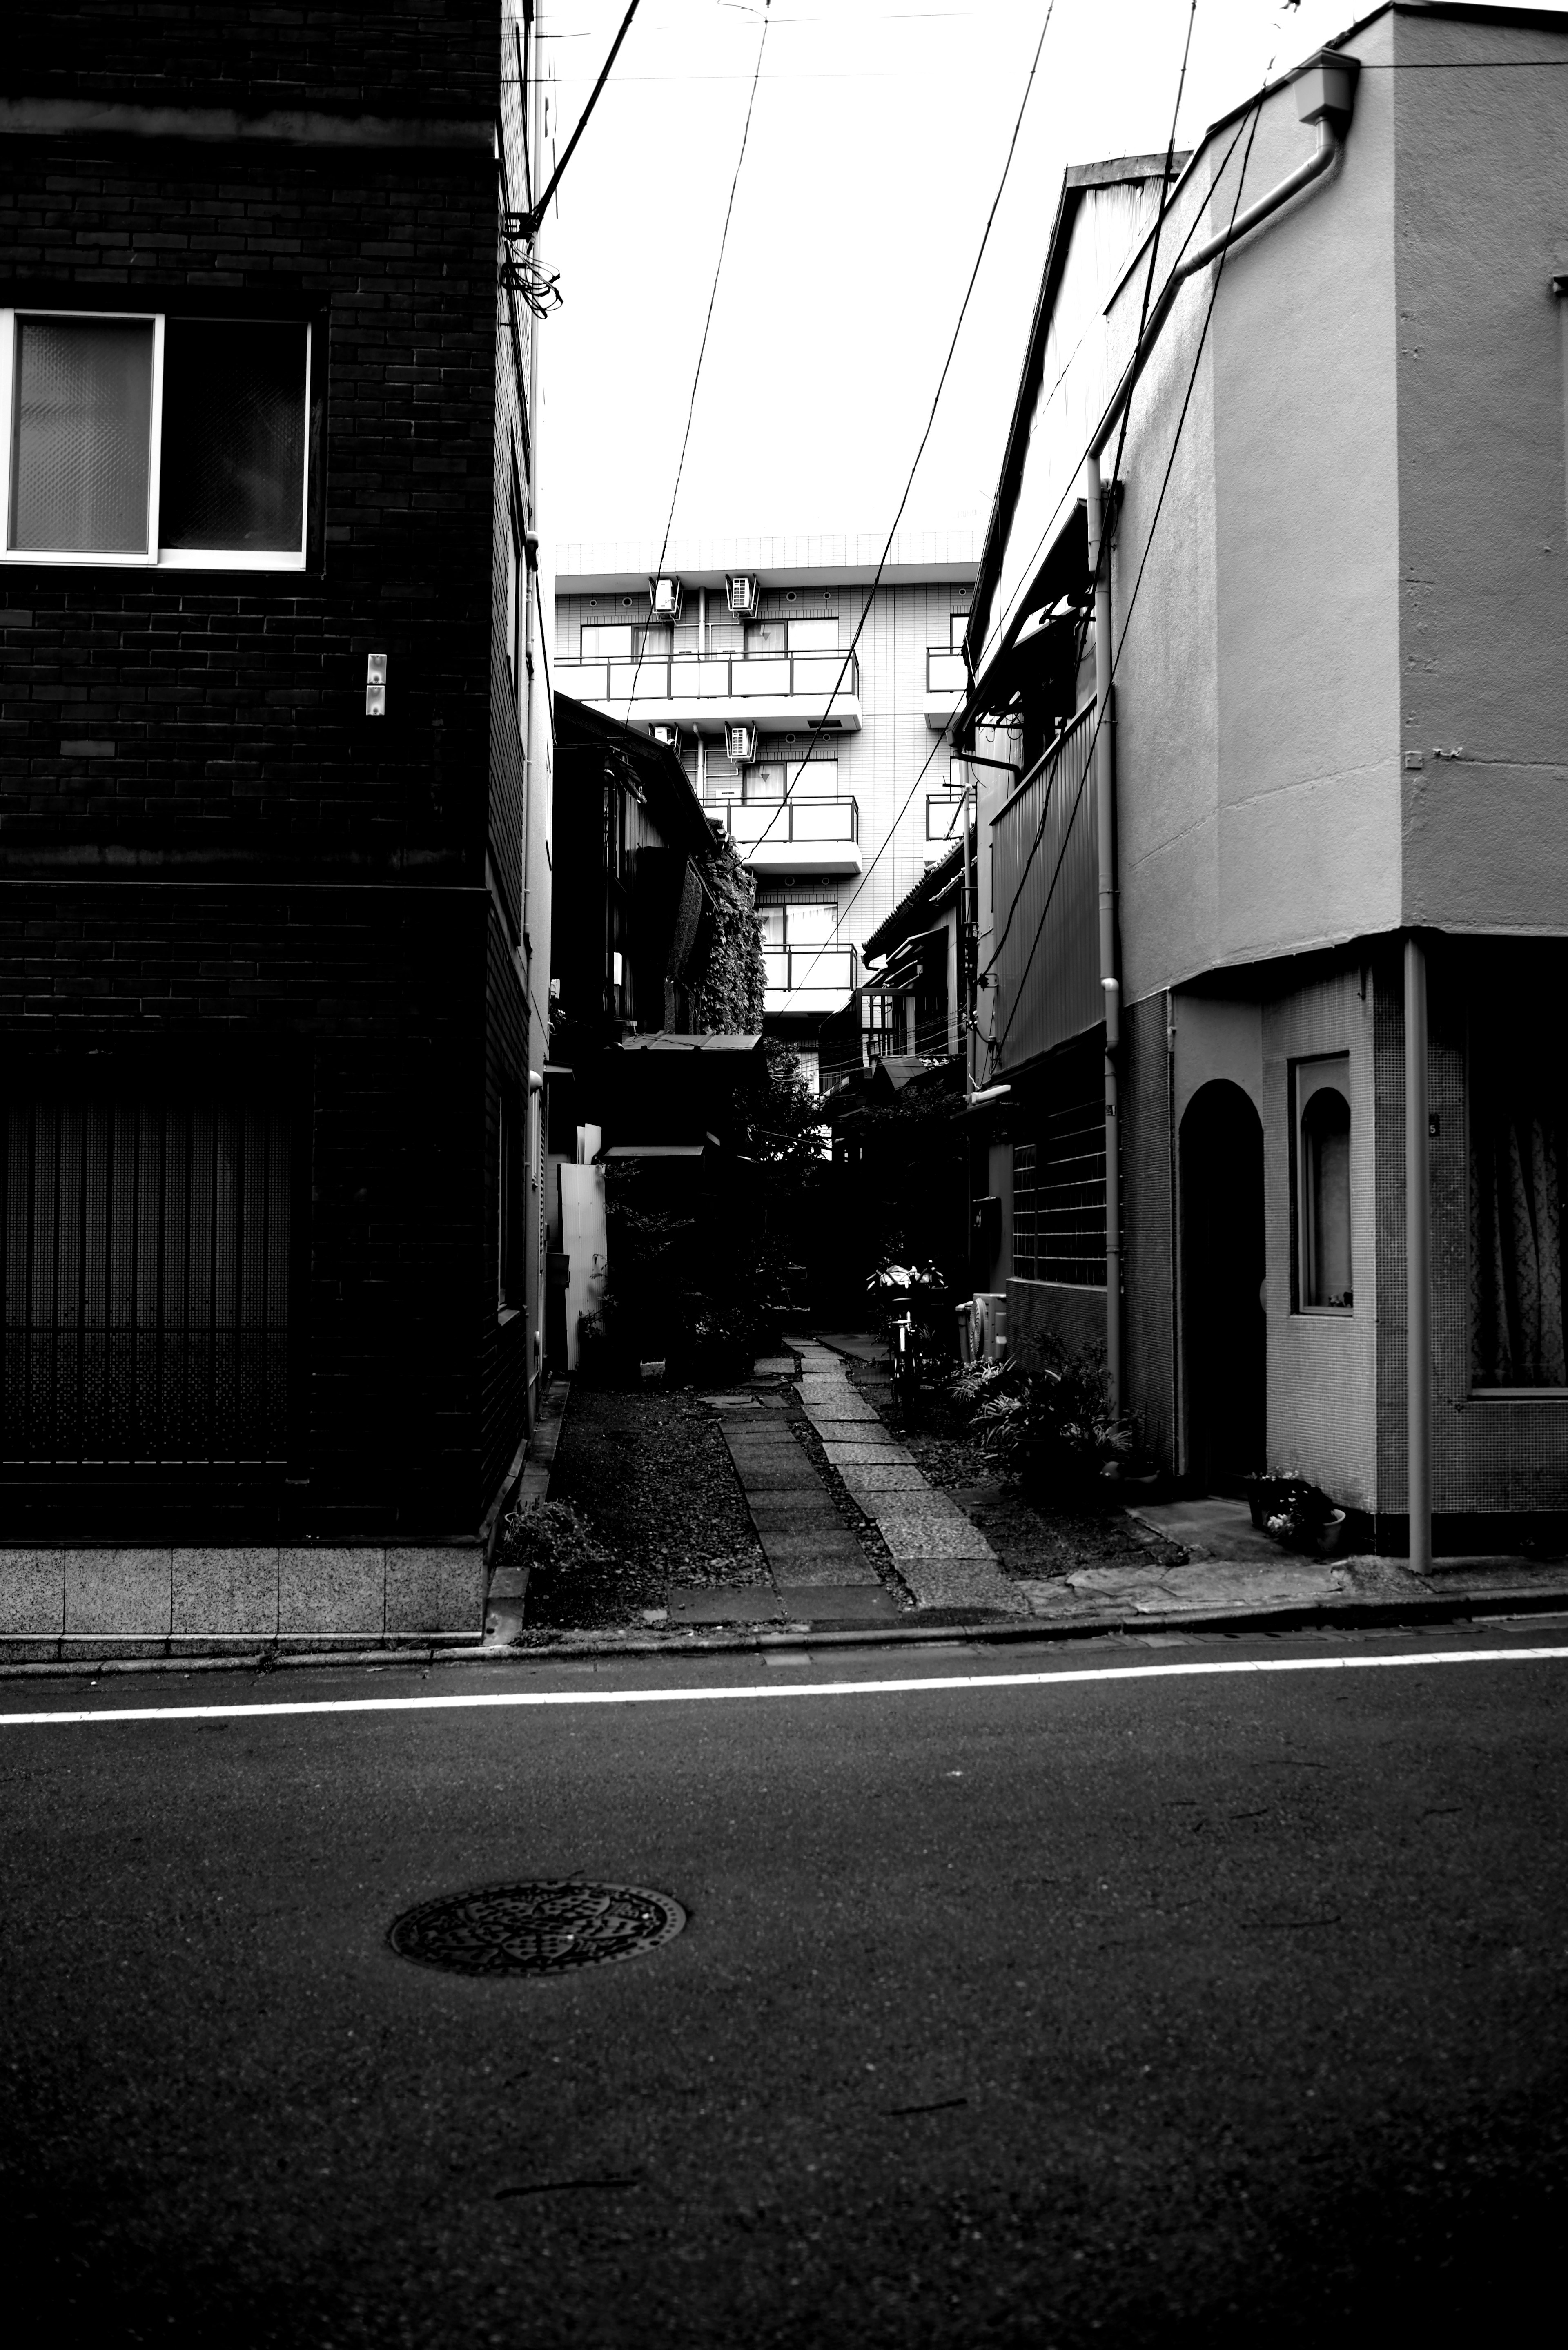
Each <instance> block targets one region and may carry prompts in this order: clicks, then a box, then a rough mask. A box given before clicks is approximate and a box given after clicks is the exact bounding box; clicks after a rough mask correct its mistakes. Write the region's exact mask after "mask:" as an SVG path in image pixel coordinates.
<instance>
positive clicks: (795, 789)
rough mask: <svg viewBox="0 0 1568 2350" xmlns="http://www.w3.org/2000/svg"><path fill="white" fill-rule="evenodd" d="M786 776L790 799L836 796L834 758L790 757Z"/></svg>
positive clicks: (831, 798)
mask: <svg viewBox="0 0 1568 2350" xmlns="http://www.w3.org/2000/svg"><path fill="white" fill-rule="evenodd" d="M788 776H789V793H790V797H791V798H792V799H797V800H835V799H836V798H837V797H838V762H837V760H836V759H791V760H790V761H789V762H788Z"/></svg>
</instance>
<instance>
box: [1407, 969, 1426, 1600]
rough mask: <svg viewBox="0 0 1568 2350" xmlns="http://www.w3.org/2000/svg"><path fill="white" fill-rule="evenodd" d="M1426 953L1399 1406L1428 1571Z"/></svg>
mask: <svg viewBox="0 0 1568 2350" xmlns="http://www.w3.org/2000/svg"><path fill="white" fill-rule="evenodd" d="M1427 1120H1428V1092H1427V953H1426V949H1425V948H1424V947H1423V946H1422V944H1421V941H1420V940H1419V939H1418V938H1417V937H1416V936H1415V934H1414V933H1412V934H1411V935H1410V936H1409V937H1408V938H1407V940H1406V941H1405V1284H1406V1306H1405V1334H1406V1335H1405V1346H1406V1356H1405V1402H1406V1413H1407V1447H1408V1454H1409V1507H1410V1565H1411V1568H1412V1570H1413V1572H1414V1573H1416V1574H1417V1575H1424V1574H1425V1573H1426V1572H1427V1570H1428V1568H1429V1567H1430V1565H1431V1564H1432V1213H1431V1185H1430V1179H1429V1174H1428V1142H1427V1134H1428V1127H1427Z"/></svg>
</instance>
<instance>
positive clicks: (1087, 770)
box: [988, 94, 1263, 1074]
mask: <svg viewBox="0 0 1568 2350" xmlns="http://www.w3.org/2000/svg"><path fill="white" fill-rule="evenodd" d="M1262 112H1263V97H1262V94H1261V95H1260V96H1259V98H1258V99H1257V101H1256V103H1255V106H1254V108H1253V109H1252V117H1251V132H1250V134H1249V136H1248V140H1247V144H1246V148H1245V151H1243V153H1242V157H1241V171H1240V172H1238V173H1237V176H1236V197H1235V202H1234V203H1233V204H1232V205H1231V224H1232V226H1233V225H1234V224H1235V221H1236V217H1237V214H1238V213H1239V212H1240V210H1241V191H1242V189H1243V188H1244V186H1245V185H1246V180H1247V165H1248V163H1249V162H1250V161H1251V153H1252V140H1253V138H1254V137H1255V136H1256V134H1257V128H1258V124H1259V123H1260V122H1261V121H1262ZM1229 254H1230V247H1229V245H1226V246H1224V247H1222V248H1221V251H1220V255H1219V259H1218V260H1217V262H1216V264H1215V268H1214V278H1213V283H1212V285H1211V286H1210V290H1209V303H1208V307H1207V308H1206V309H1205V311H1204V313H1203V324H1202V327H1201V328H1200V329H1199V337H1198V348H1197V349H1196V350H1195V351H1194V352H1193V355H1192V367H1191V369H1190V372H1189V376H1188V379H1187V390H1186V391H1185V393H1184V394H1183V396H1182V401H1181V411H1180V413H1179V416H1178V417H1177V420H1176V432H1175V434H1174V436H1173V438H1172V440H1171V444H1170V453H1169V455H1168V458H1167V460H1166V466H1165V474H1164V478H1163V479H1162V481H1161V483H1160V485H1159V496H1158V499H1157V500H1156V502H1155V509H1154V513H1153V515H1151V516H1150V518H1149V525H1148V536H1147V538H1146V539H1145V540H1144V546H1143V555H1142V557H1141V559H1140V561H1139V563H1138V567H1137V577H1136V578H1135V580H1134V582H1133V589H1132V594H1131V595H1130V596H1129V597H1128V598H1127V618H1126V619H1124V621H1123V622H1122V629H1121V634H1120V636H1119V638H1118V639H1117V640H1116V644H1115V646H1114V647H1113V648H1112V652H1111V666H1110V672H1109V675H1108V676H1107V678H1106V688H1107V691H1106V696H1105V698H1104V700H1103V701H1102V702H1101V703H1100V705H1099V707H1098V708H1097V709H1096V712H1095V724H1094V731H1093V733H1091V734H1090V737H1089V744H1088V750H1087V753H1086V754H1085V767H1084V773H1083V775H1082V776H1081V777H1080V779H1079V783H1078V788H1077V791H1076V792H1075V795H1074V798H1073V807H1072V812H1071V814H1070V815H1069V816H1068V818H1067V822H1066V825H1065V827H1064V832H1063V837H1062V846H1061V848H1060V849H1059V851H1058V852H1057V857H1056V862H1055V865H1054V868H1053V869H1052V874H1051V880H1050V886H1049V887H1048V889H1046V892H1045V902H1044V905H1043V906H1042V907H1041V909H1040V920H1039V921H1038V922H1037V923H1036V924H1035V926H1034V936H1033V939H1032V940H1031V941H1030V946H1029V952H1028V954H1027V956H1026V957H1025V958H1024V963H1023V970H1022V971H1021V972H1020V973H1019V975H1018V983H1017V986H1016V988H1015V990H1014V992H1013V1002H1012V1011H1011V1012H1010V1013H1009V1014H1008V1015H1007V1019H1006V1021H1005V1022H1004V1024H1003V1025H1002V1034H1001V1035H1000V1036H998V1037H997V1038H996V1039H995V1041H994V1043H992V1044H990V1045H989V1051H990V1055H991V1071H992V1072H993V1071H994V1070H995V1069H996V1068H997V1067H998V1066H999V1065H1000V1062H1001V1057H1002V1048H1003V1047H1004V1045H1006V1043H1007V1039H1008V1037H1009V1035H1011V1034H1012V1023H1013V1020H1014V1019H1015V1017H1016V1016H1017V1012H1018V1006H1019V1003H1020V1002H1021V1000H1022V997H1023V983H1024V981H1025V980H1026V979H1027V978H1028V976H1029V973H1030V972H1031V971H1032V969H1033V964H1034V957H1035V955H1036V954H1037V953H1038V952H1039V949H1040V941H1041V940H1042V938H1043V937H1044V932H1045V920H1046V917H1047V915H1048V914H1049V913H1050V910H1051V902H1052V899H1054V896H1055V894H1056V884H1057V882H1058V880H1059V879H1061V874H1062V866H1063V862H1064V858H1065V857H1066V854H1067V844H1068V842H1069V840H1070V839H1071V837H1072V831H1073V826H1074V824H1075V821H1076V819H1077V814H1078V809H1079V807H1080V806H1081V805H1082V802H1083V797H1084V791H1085V785H1086V784H1087V782H1088V779H1089V776H1090V775H1092V774H1093V772H1094V750H1095V744H1096V741H1097V740H1098V738H1099V732H1100V728H1101V727H1102V725H1104V723H1105V718H1106V708H1107V707H1108V705H1109V701H1110V694H1109V691H1108V689H1109V688H1110V687H1111V686H1112V685H1114V684H1115V682H1116V671H1117V669H1118V667H1119V666H1120V663H1121V657H1122V653H1123V651H1124V650H1125V649H1126V646H1127V635H1128V632H1129V630H1130V629H1131V627H1132V619H1133V613H1134V611H1135V610H1136V609H1137V599H1138V592H1139V590H1140V589H1141V587H1142V586H1143V582H1144V575H1145V573H1146V571H1147V568H1148V558H1149V556H1150V554H1151V553H1152V551H1153V547H1154V541H1155V535H1156V533H1157V531H1158V528H1159V518H1160V515H1161V514H1162V513H1163V512H1164V509H1165V499H1166V493H1167V491H1168V489H1169V487H1170V477H1171V473H1172V472H1173V471H1174V469H1175V465H1176V459H1177V452H1179V449H1180V446H1181V435H1182V432H1183V430H1184V428H1185V426H1186V423H1187V418H1188V412H1189V410H1190V408H1191V405H1192V394H1193V391H1194V390H1195V389H1196V387H1197V383H1198V369H1199V365H1200V363H1201V361H1202V358H1203V352H1204V348H1205V346H1206V345H1207V343H1208V339H1209V328H1210V322H1211V321H1212V319H1213V317H1214V305H1215V303H1216V302H1217V301H1218V300H1219V297H1220V280H1221V278H1222V277H1223V276H1224V274H1225V263H1226V260H1227V258H1228V257H1229ZM1037 838H1038V836H1037ZM1030 855H1031V859H1033V850H1031V852H1030ZM1027 869H1028V868H1027V866H1026V867H1025V872H1027ZM1019 888H1020V889H1022V888H1023V877H1022V876H1021V877H1020V882H1019ZM1013 902H1014V904H1015V905H1016V903H1017V898H1016V896H1015V897H1014V900H1013ZM994 967H995V958H994V955H993V956H992V969H993V970H994ZM988 1074H989V1072H988Z"/></svg>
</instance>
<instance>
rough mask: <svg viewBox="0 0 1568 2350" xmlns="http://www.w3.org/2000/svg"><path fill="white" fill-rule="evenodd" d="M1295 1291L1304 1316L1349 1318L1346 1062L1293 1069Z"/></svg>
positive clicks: (1343, 1056) (1328, 1059)
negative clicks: (1295, 1230) (1319, 1315)
mask: <svg viewBox="0 0 1568 2350" xmlns="http://www.w3.org/2000/svg"><path fill="white" fill-rule="evenodd" d="M1295 1075H1296V1140H1297V1152H1298V1156H1297V1160H1296V1210H1297V1215H1296V1222H1297V1244H1298V1255H1297V1289H1298V1294H1299V1296H1300V1301H1301V1304H1300V1310H1301V1311H1302V1312H1303V1314H1349V1313H1351V1312H1352V1311H1353V1310H1354V1307H1355V1291H1354V1289H1353V1287H1352V1276H1351V1263H1350V1055H1349V1054H1348V1053H1334V1054H1332V1055H1325V1057H1324V1059H1322V1060H1317V1061H1298V1062H1297V1064H1296V1073H1295Z"/></svg>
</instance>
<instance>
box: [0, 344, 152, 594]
mask: <svg viewBox="0 0 1568 2350" xmlns="http://www.w3.org/2000/svg"><path fill="white" fill-rule="evenodd" d="M151 422H152V322H151V319H150V318H18V320H17V321H16V394H15V403H14V410H13V416H12V438H11V533H10V545H11V546H13V547H15V548H18V549H36V551H38V552H39V553H42V554H59V555H137V554H143V553H145V552H146V548H147V491H148V470H149V454H150V444H151Z"/></svg>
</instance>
